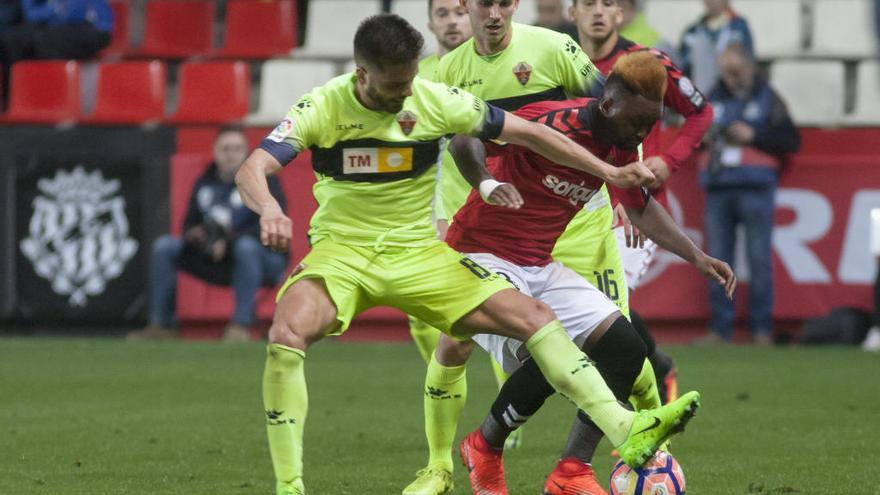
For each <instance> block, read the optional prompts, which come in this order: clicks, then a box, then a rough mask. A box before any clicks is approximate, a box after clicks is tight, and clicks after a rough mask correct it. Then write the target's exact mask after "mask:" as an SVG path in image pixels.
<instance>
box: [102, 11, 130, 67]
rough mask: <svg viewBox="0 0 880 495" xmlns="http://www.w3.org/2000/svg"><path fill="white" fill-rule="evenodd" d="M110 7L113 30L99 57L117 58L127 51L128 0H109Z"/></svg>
mask: <svg viewBox="0 0 880 495" xmlns="http://www.w3.org/2000/svg"><path fill="white" fill-rule="evenodd" d="M110 8H111V9H113V32H112V33H111V37H110V44H109V45H107V47H106V48H104V49H103V50H101V53H100V54H99V56H100V57H101V58H118V57H122V56H123V55H125V54H126V53H127V52H128V51H129V46H128V35H129V32H128V2H124V1H114V2H110Z"/></svg>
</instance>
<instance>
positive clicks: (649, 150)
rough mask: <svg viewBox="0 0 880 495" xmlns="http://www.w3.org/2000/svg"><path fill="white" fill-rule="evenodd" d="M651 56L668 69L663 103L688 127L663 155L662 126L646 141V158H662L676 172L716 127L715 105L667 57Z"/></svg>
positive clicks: (659, 54) (658, 54)
mask: <svg viewBox="0 0 880 495" xmlns="http://www.w3.org/2000/svg"><path fill="white" fill-rule="evenodd" d="M651 52H652V53H654V55H656V56H657V58H659V59H660V61H661V62H663V66H664V67H666V74H667V76H668V81H669V84H668V86H667V87H666V94H665V95H664V99H663V101H664V103H665V104H666V106H667V107H669V108H671V109H673V110H675V112H676V113H678V114H680V115H681V116H682V117H684V124H683V125H682V126H681V130H680V131H679V133H678V136H677V137H676V138H675V141H673V142H672V144H670V145H669V147H668V148H666V149H665V150H662V151H661V150H660V149H659V147H660V143H659V141H660V137H659V132H658V127H659V126H655V128H654V130H653V131H652V132H651V135H649V136H648V138H647V139H645V145H644V151H645V156H646V157H649V156H657V155H659V156H660V157H661V158H663V160H664V161H665V162H666V163H667V164H668V165H669V169H670V171H671V172H675V171H677V170H678V169H679V168H680V167H681V165H682V164H683V163H684V162H685V161H686V160H687V159H688V158H689V157H690V156H691V154H692V153H693V152H694V151H696V150H697V148H699V147H700V142H701V141H702V140H703V135H704V134H706V131H708V130H709V127H711V126H712V105H710V104H709V101H708V100H707V99H706V97H705V96H703V94H702V93H700V90H698V89H697V88H696V87H695V86H694V85H693V83H692V82H691V80H690V79H688V78H687V76H685V75H684V74H683V73H682V72H681V69H679V68H678V67H677V66H676V65H675V64H674V63H673V62H672V60H671V59H670V58H669V57H668V56H667V55H666V54H665V53H663V52H661V51H659V50H656V49H652V50H651Z"/></svg>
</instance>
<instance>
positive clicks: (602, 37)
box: [554, 0, 712, 402]
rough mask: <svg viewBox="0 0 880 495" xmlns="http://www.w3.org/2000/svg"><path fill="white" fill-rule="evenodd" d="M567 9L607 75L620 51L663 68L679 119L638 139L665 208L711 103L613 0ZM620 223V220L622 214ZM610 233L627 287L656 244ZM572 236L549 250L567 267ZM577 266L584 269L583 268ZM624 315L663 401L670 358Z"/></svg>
mask: <svg viewBox="0 0 880 495" xmlns="http://www.w3.org/2000/svg"><path fill="white" fill-rule="evenodd" d="M569 13H570V14H571V17H572V19H574V21H575V24H576V26H577V29H578V35H579V41H580V45H581V47H582V48H583V50H584V52H586V53H587V55H589V57H590V59H591V60H592V61H593V63H594V64H595V65H596V67H597V68H598V69H599V70H600V71H601V72H602V73H603V74H606V75H607V74H608V72H609V71H611V67H612V66H613V65H614V62H615V61H617V59H618V58H620V57H621V56H622V55H625V54H627V53H635V52H648V53H651V54H652V55H654V56H655V57H657V59H658V60H659V61H660V62H661V63H662V64H663V66H664V67H665V68H666V73H667V76H668V77H667V79H668V83H667V88H666V93H665V94H664V98H663V103H664V105H665V106H666V108H668V109H671V110H673V111H675V113H677V114H678V115H680V116H681V117H682V118H683V122H682V124H681V128H680V129H679V131H678V133H677V135H676V137H675V139H674V140H673V141H672V142H670V143H669V144H668V145H667V146H662V145H661V142H660V127H661V125H660V124H657V125H655V126H654V128H653V129H652V130H651V133H650V134H649V135H648V137H647V138H646V139H645V142H644V143H643V156H644V160H645V164H646V165H647V166H648V167H649V168H650V169H651V170H652V171H653V172H654V174H655V175H656V177H657V181H656V183H655V184H653V185H652V186H651V187H650V189H651V195H652V196H653V197H654V199H655V200H657V201H658V202H659V203H660V204H661V205H663V206H664V207H665V208H667V210H668V209H669V204H668V202H667V197H666V181H667V179H668V178H669V177H670V175H671V174H672V173H674V172H675V171H677V170H678V169H679V168H681V167H682V166H683V165H684V164H685V163H686V162H687V160H688V158H689V157H690V156H691V155H692V154H693V152H694V151H696V149H697V148H698V147H699V146H700V142H701V141H702V139H703V135H704V134H705V133H706V131H708V130H709V128H710V126H711V125H712V107H711V105H710V104H709V102H708V100H707V99H706V98H705V97H704V96H703V95H702V94H701V93H700V91H699V90H697V89H696V88H695V87H694V85H693V84H692V83H691V81H690V79H688V78H687V77H686V76H685V75H684V73H683V72H682V70H681V69H679V68H678V67H677V66H676V65H675V63H673V62H672V60H671V59H670V58H669V56H667V55H666V54H665V53H663V52H661V51H659V50H657V49H655V48H650V47H646V46H643V45H640V44H638V43H634V42H632V41H630V40H628V39H626V38H624V37H623V36H621V35H620V34H619V32H618V26H619V25H620V23H621V22H622V21H623V11H622V9H621V6H620V3H619V1H618V0H573V3H572V5H571V7H570V8H569ZM612 200H613V198H612ZM620 211H621V208H620V207H618V208H617V209H616V210H615V212H617V213H620ZM621 223H623V224H626V221H625V218H624V221H623V222H621ZM572 233H574V234H576V233H577V231H576V230H573V232H572ZM615 233H616V234H617V238H618V246H619V248H620V253H621V258H622V262H623V268H624V271H625V274H626V283H627V286H628V288H629V290H635V289H636V287H638V285H639V281H640V279H641V277H642V276H643V275H644V274H645V272H646V271H647V269H648V266H649V265H650V263H651V259H652V257H653V255H654V251H655V248H656V245H655V244H654V243H653V242H651V241H650V240H648V241H645V243H644V245H643V246H632V247H630V246H627V245H626V244H627V243H626V241H625V237H626V233H627V232H626V229H625V228H624V225H620V226H618V227H617V228H615ZM576 237H577V236H575V238H572V236H571V235H565V236H563V238H562V240H561V242H560V243H559V244H558V245H557V246H556V250H555V251H554V256H555V258H556V259H559V260H561V261H563V262H564V263H566V264H567V265H568V266H570V267H573V268H579V266H578V261H579V260H580V257H579V256H578V253H577V251H576V250H577V249H579V247H580V246H581V245H582V244H583V239H581V238H576ZM585 268H587V269H588V268H589V267H585ZM578 271H579V272H580V273H585V272H584V270H583V269H582V270H578ZM587 273H588V272H587ZM630 317H631V319H632V322H633V325H634V326H635V327H636V330H638V331H639V333H640V334H641V335H642V337H643V338H644V339H645V343H646V344H647V346H648V359H649V361H650V362H651V365H652V367H653V368H654V374H655V376H656V377H657V381H658V386H659V389H660V390H659V391H660V396H661V399H662V400H663V401H664V402H665V401H667V400H668V399H669V398H672V399H674V398H675V397H676V394H677V384H676V381H675V374H676V373H675V368H674V365H673V363H672V359H671V358H669V357H668V356H666V355H665V354H663V353H662V352H660V351H659V350H656V343H655V342H654V339H653V338H652V337H651V335H650V333H648V330H647V328H645V326H644V323H643V322H642V320H641V318H639V316H638V314H636V313H635V312H634V311H632V309H631V310H630Z"/></svg>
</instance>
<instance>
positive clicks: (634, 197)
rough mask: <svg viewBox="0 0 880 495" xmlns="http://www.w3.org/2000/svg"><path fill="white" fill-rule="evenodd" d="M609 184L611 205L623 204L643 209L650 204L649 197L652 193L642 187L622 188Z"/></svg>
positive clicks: (626, 206) (627, 206)
mask: <svg viewBox="0 0 880 495" xmlns="http://www.w3.org/2000/svg"><path fill="white" fill-rule="evenodd" d="M607 185H608V194H609V195H610V196H611V206H612V207H613V206H615V205H617V203H620V204H622V205H623V206H624V207H625V208H638V209H643V208H644V207H646V206H648V198H650V197H651V193H649V192H648V190H647V189H645V188H642V187H628V188H626V189H621V188H619V187H616V186H613V185H611V184H607Z"/></svg>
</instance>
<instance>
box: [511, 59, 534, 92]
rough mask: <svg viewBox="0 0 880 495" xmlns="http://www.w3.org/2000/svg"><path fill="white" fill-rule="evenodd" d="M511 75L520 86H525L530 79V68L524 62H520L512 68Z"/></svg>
mask: <svg viewBox="0 0 880 495" xmlns="http://www.w3.org/2000/svg"><path fill="white" fill-rule="evenodd" d="M513 75H514V76H516V80H517V81H519V83H520V84H522V85H523V86H525V85H526V84H527V83H528V82H529V79H530V78H531V77H532V66H531V65H529V64H528V63H526V62H520V63H518V64H516V66H515V67H514V68H513Z"/></svg>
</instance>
